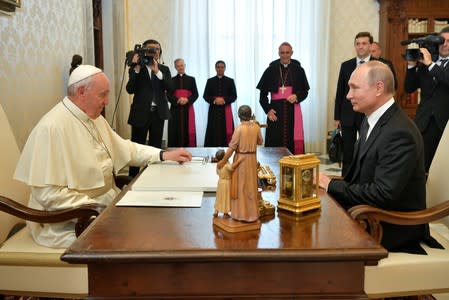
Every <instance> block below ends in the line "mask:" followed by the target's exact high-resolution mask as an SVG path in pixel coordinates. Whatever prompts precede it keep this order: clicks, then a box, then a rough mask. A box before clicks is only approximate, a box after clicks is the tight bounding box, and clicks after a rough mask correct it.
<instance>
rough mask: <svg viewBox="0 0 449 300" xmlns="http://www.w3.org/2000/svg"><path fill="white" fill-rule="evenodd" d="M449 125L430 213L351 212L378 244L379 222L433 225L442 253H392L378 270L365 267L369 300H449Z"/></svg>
mask: <svg viewBox="0 0 449 300" xmlns="http://www.w3.org/2000/svg"><path fill="white" fill-rule="evenodd" d="M448 150H449V123H448V124H447V125H446V129H445V130H444V133H443V137H442V138H441V141H440V143H439V145H438V149H437V151H436V154H435V157H434V159H433V161H432V165H431V167H430V170H429V176H428V178H427V183H426V190H427V207H428V208H427V209H425V210H421V211H415V212H396V211H385V210H382V209H379V208H374V207H371V206H369V205H358V206H355V207H353V208H352V209H351V210H350V211H349V212H350V214H351V216H352V217H353V218H354V219H356V220H359V221H360V222H361V224H362V225H363V226H364V227H365V228H369V230H370V234H371V235H372V236H373V237H374V238H375V239H377V240H378V241H380V240H381V238H382V226H381V225H380V224H379V222H380V221H382V222H387V223H392V224H399V225H417V224H425V223H429V222H432V223H430V233H431V235H432V236H433V237H434V238H435V239H436V240H438V241H439V242H440V244H441V245H443V246H444V248H445V249H444V250H443V249H434V248H429V247H427V246H426V245H423V248H424V249H425V250H426V252H427V253H428V255H416V254H408V253H389V255H388V257H387V258H385V259H382V260H380V261H379V264H378V265H377V266H367V267H365V292H366V293H367V294H368V296H369V297H370V298H383V297H398V296H409V295H424V294H433V295H434V296H435V297H437V299H438V300H440V299H449V294H440V293H448V292H449V179H448V176H447V175H448V173H449V155H448V154H447V153H448Z"/></svg>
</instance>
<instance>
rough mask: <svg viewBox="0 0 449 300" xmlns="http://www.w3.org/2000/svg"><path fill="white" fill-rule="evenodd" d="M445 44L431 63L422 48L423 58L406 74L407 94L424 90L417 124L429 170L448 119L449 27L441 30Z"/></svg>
mask: <svg viewBox="0 0 449 300" xmlns="http://www.w3.org/2000/svg"><path fill="white" fill-rule="evenodd" d="M440 35H441V36H442V37H443V38H444V43H443V44H441V45H440V46H439V49H438V50H439V51H438V52H439V57H438V59H436V60H435V62H434V61H432V55H431V54H430V52H429V51H428V50H427V49H426V48H420V50H421V53H422V59H420V60H419V61H418V63H417V62H416V61H409V62H408V70H407V72H406V74H405V91H406V92H407V93H412V92H414V91H416V89H418V88H421V101H420V103H419V105H418V108H417V111H416V117H415V122H416V125H417V126H418V128H419V130H420V131H421V134H422V136H423V139H424V156H425V168H426V171H429V168H430V164H431V163H432V159H433V156H434V155H435V151H436V149H437V146H438V143H439V142H440V139H441V135H442V134H443V130H444V128H445V127H446V123H447V121H448V119H449V63H448V61H447V60H448V59H449V26H448V27H445V28H443V29H442V30H441V32H440Z"/></svg>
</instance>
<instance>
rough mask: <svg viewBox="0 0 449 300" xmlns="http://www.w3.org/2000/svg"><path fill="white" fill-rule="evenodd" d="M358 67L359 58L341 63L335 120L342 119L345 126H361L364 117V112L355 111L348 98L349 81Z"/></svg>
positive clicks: (342, 124) (341, 121)
mask: <svg viewBox="0 0 449 300" xmlns="http://www.w3.org/2000/svg"><path fill="white" fill-rule="evenodd" d="M356 67H357V59H356V58H355V57H354V58H351V59H350V60H347V61H345V62H343V63H342V64H341V66H340V73H339V75H338V83H337V93H336V95H335V108H334V120H340V123H341V126H343V127H355V128H359V127H360V124H361V122H362V119H363V114H361V113H358V112H355V111H354V110H353V109H352V105H351V102H350V101H349V100H348V99H347V98H346V96H347V95H348V92H349V86H348V81H349V78H350V77H351V74H352V72H353V71H354V70H355V68H356Z"/></svg>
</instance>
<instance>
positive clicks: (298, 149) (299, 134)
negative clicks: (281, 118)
mask: <svg viewBox="0 0 449 300" xmlns="http://www.w3.org/2000/svg"><path fill="white" fill-rule="evenodd" d="M292 94H293V88H292V87H291V86H286V87H284V90H283V91H282V88H281V87H280V88H279V90H278V92H277V93H271V101H279V100H285V99H287V98H288V97H289V96H290V95H292ZM294 118H295V120H294V125H293V143H294V147H295V153H294V154H304V129H303V125H302V124H303V123H302V111H301V105H299V103H297V104H295V105H294Z"/></svg>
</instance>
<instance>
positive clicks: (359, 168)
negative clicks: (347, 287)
mask: <svg viewBox="0 0 449 300" xmlns="http://www.w3.org/2000/svg"><path fill="white" fill-rule="evenodd" d="M423 149H424V148H423V141H422V137H421V134H420V132H419V131H418V129H417V128H416V125H415V124H414V123H413V121H412V120H410V118H409V117H408V116H407V114H406V113H405V112H404V111H403V110H402V109H400V108H399V107H398V105H397V104H396V103H394V104H393V105H392V106H391V107H390V108H388V110H387V111H386V112H385V113H384V114H383V115H382V116H381V118H380V119H379V121H378V122H377V124H376V125H375V127H374V128H373V129H372V131H371V133H370V135H369V137H368V139H367V140H366V142H365V144H364V145H363V147H362V148H361V149H360V146H359V141H357V142H356V145H355V155H354V160H353V162H352V164H351V166H350V168H349V171H348V173H347V175H346V176H345V178H344V180H331V182H330V184H329V187H328V192H329V193H330V194H331V195H332V196H333V197H334V198H335V199H336V200H337V201H338V202H339V203H340V204H342V206H343V207H345V208H349V207H352V206H354V205H358V204H369V205H372V206H375V207H380V208H382V209H387V210H397V211H414V210H420V209H423V208H425V207H426V190H425V180H426V179H425V172H424V150H423ZM427 230H428V229H427V226H425V225H419V226H398V225H390V224H384V233H383V239H382V245H383V246H384V247H385V248H387V249H388V250H393V251H394V250H404V251H412V252H413V251H415V250H410V249H421V248H420V246H419V241H420V240H424V239H425V237H428V236H429V235H428V231H427Z"/></svg>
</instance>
